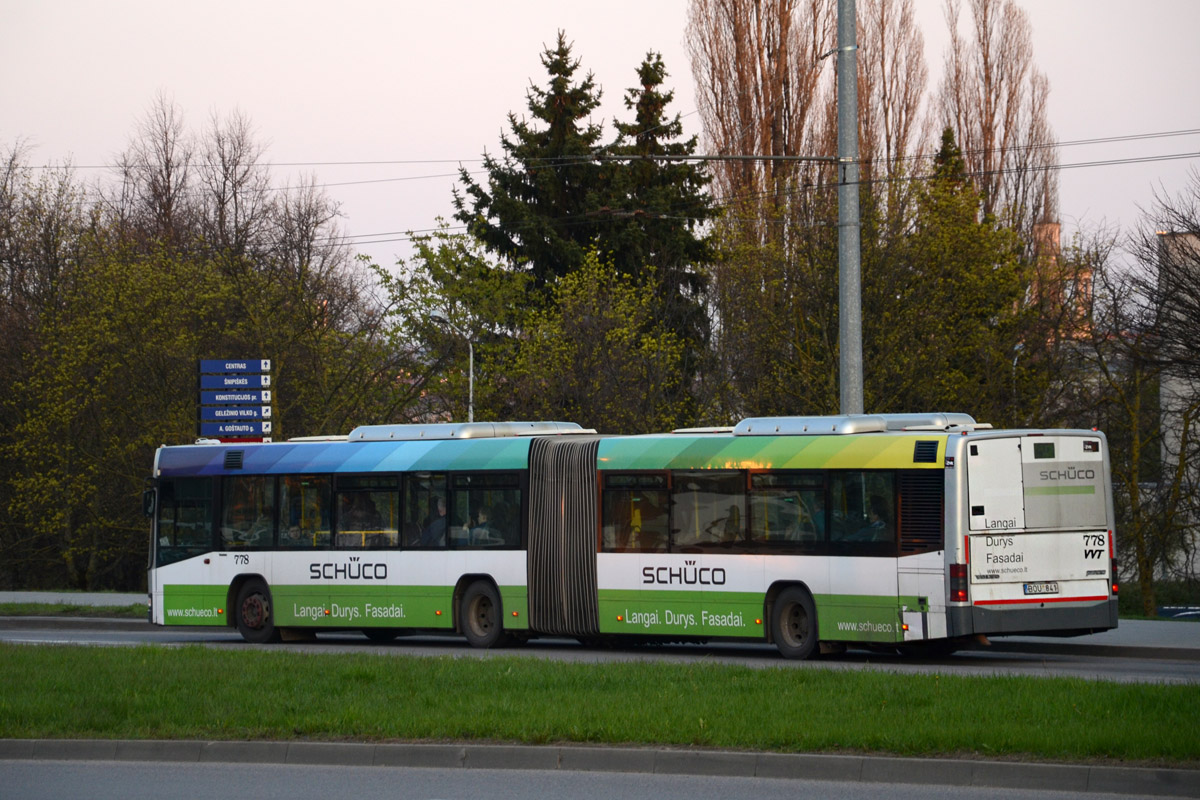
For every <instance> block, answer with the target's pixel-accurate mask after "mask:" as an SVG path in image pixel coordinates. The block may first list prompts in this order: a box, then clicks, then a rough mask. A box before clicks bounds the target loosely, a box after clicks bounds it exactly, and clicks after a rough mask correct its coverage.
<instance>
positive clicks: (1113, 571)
mask: <svg viewBox="0 0 1200 800" xmlns="http://www.w3.org/2000/svg"><path fill="white" fill-rule="evenodd" d="M1108 567H1109V570H1110V572H1109V573H1108V575H1109V578H1110V579H1111V580H1112V593H1113V594H1116V593H1117V554H1116V553H1115V552H1114V551H1113V532H1112V531H1109V532H1108Z"/></svg>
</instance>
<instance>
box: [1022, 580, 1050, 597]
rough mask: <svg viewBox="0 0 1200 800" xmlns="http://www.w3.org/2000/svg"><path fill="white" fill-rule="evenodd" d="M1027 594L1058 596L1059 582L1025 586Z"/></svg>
mask: <svg viewBox="0 0 1200 800" xmlns="http://www.w3.org/2000/svg"><path fill="white" fill-rule="evenodd" d="M1025 594H1058V581H1049V582H1047V583H1027V584H1025Z"/></svg>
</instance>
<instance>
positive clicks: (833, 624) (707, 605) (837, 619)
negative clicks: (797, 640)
mask: <svg viewBox="0 0 1200 800" xmlns="http://www.w3.org/2000/svg"><path fill="white" fill-rule="evenodd" d="M599 595H600V596H599V600H600V605H599V608H600V632H601V633H612V634H626V635H630V634H637V635H650V636H701V637H703V636H722V637H741V638H753V639H759V640H762V639H763V638H764V637H765V633H766V629H767V627H768V626H769V625H770V620H768V619H764V617H763V613H764V608H763V607H764V597H765V594H764V593H761V592H721V591H715V590H708V591H700V590H696V591H690V592H689V591H681V590H666V591H662V590H644V591H643V590H638V589H601V590H600V593H599ZM813 599H814V601H815V603H816V607H817V622H818V628H819V633H818V635H819V636H820V638H821V639H824V640H829V641H844V642H883V643H894V642H901V641H903V640H904V633H903V630H902V629H901V627H900V624H901V619H900V615H901V610H902V609H903V608H905V607H907V608H909V609H913V610H917V609H918V608H919V600H918V598H916V597H897V596H896V595H838V594H823V595H816V596H815V597H814V598H813Z"/></svg>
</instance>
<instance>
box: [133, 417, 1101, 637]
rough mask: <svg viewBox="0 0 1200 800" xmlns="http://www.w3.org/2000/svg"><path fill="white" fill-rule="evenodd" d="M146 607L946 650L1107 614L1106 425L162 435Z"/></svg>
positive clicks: (391, 627)
mask: <svg viewBox="0 0 1200 800" xmlns="http://www.w3.org/2000/svg"><path fill="white" fill-rule="evenodd" d="M152 480H153V486H152V488H151V489H149V490H148V491H147V495H146V508H147V513H148V514H150V515H151V516H152V517H153V532H152V541H151V548H150V551H151V565H150V570H149V604H150V619H151V621H152V622H154V623H156V624H159V625H227V626H230V627H235V628H237V629H238V631H240V633H241V635H242V636H243V637H245V639H247V640H248V641H251V642H268V641H276V640H278V639H279V638H280V636H281V633H283V632H289V631H295V632H303V633H305V634H310V633H313V632H316V633H319V632H321V631H344V630H357V631H362V633H363V634H365V635H366V636H368V637H369V638H372V639H391V638H393V637H395V636H397V635H400V634H404V633H415V632H444V633H457V634H461V635H463V636H465V637H466V638H467V640H468V642H469V643H470V644H472V645H474V646H477V647H491V646H496V645H498V644H500V643H502V642H504V641H505V640H508V639H514V638H515V639H527V638H532V637H536V636H560V637H562V636H566V637H574V638H578V639H581V640H584V641H592V640H598V639H603V638H606V637H624V638H626V639H637V638H644V639H647V640H650V639H652V640H658V641H663V640H671V641H704V640H718V639H725V640H745V641H757V642H770V643H774V644H775V646H777V647H778V648H779V650H780V651H781V652H782V653H783V654H784V655H785V656H787V657H791V658H805V657H807V656H809V655H810V654H812V653H814V652H815V651H817V650H818V646H820V648H821V649H823V650H835V651H836V650H839V649H842V648H844V647H846V646H852V647H871V648H890V649H896V648H902V649H913V650H920V649H921V648H927V649H931V650H932V649H937V650H942V651H948V650H952V649H954V647H956V646H957V645H958V644H960V643H961V642H963V641H965V640H967V639H969V638H973V637H979V636H997V635H1005V634H1026V635H1028V634H1045V635H1077V634H1084V633H1089V632H1095V631H1102V630H1107V629H1110V628H1114V627H1116V624H1117V603H1116V594H1117V586H1116V577H1115V576H1116V561H1115V553H1114V549H1113V506H1112V493H1111V484H1110V481H1109V458H1108V445H1107V441H1106V440H1105V437H1104V434H1102V433H1099V432H1097V431H1089V430H1012V431H1002V430H992V429H991V428H990V427H989V426H986V425H981V424H977V423H976V422H975V421H974V420H973V419H972V418H971V417H970V416H967V415H965V414H914V415H852V416H841V417H778V418H757V419H747V420H744V421H742V422H741V423H740V424H738V425H737V426H735V427H733V428H722V429H695V430H680V431H675V432H672V433H664V434H656V435H646V436H599V435H596V434H595V433H594V432H592V431H586V430H583V429H581V428H579V427H578V426H577V425H574V424H571V423H557V422H520V423H518V422H509V423H487V422H480V423H467V424H430V425H378V426H365V427H360V428H356V429H355V430H353V431H351V432H350V434H349V435H348V436H339V437H327V438H320V439H315V440H296V441H287V442H279V443H266V444H234V443H218V442H209V441H203V440H202V441H199V442H197V443H195V444H191V445H184V446H171V447H162V448H160V449H159V450H158V451H157V453H156V455H155V462H154V471H153V479H152Z"/></svg>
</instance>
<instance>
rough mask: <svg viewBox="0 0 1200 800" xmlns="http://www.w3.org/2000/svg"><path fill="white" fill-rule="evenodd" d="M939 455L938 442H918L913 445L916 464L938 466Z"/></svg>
mask: <svg viewBox="0 0 1200 800" xmlns="http://www.w3.org/2000/svg"><path fill="white" fill-rule="evenodd" d="M937 454H938V442H937V440H933V441H918V442H916V443H915V444H914V445H913V463H914V464H936V463H937Z"/></svg>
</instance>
